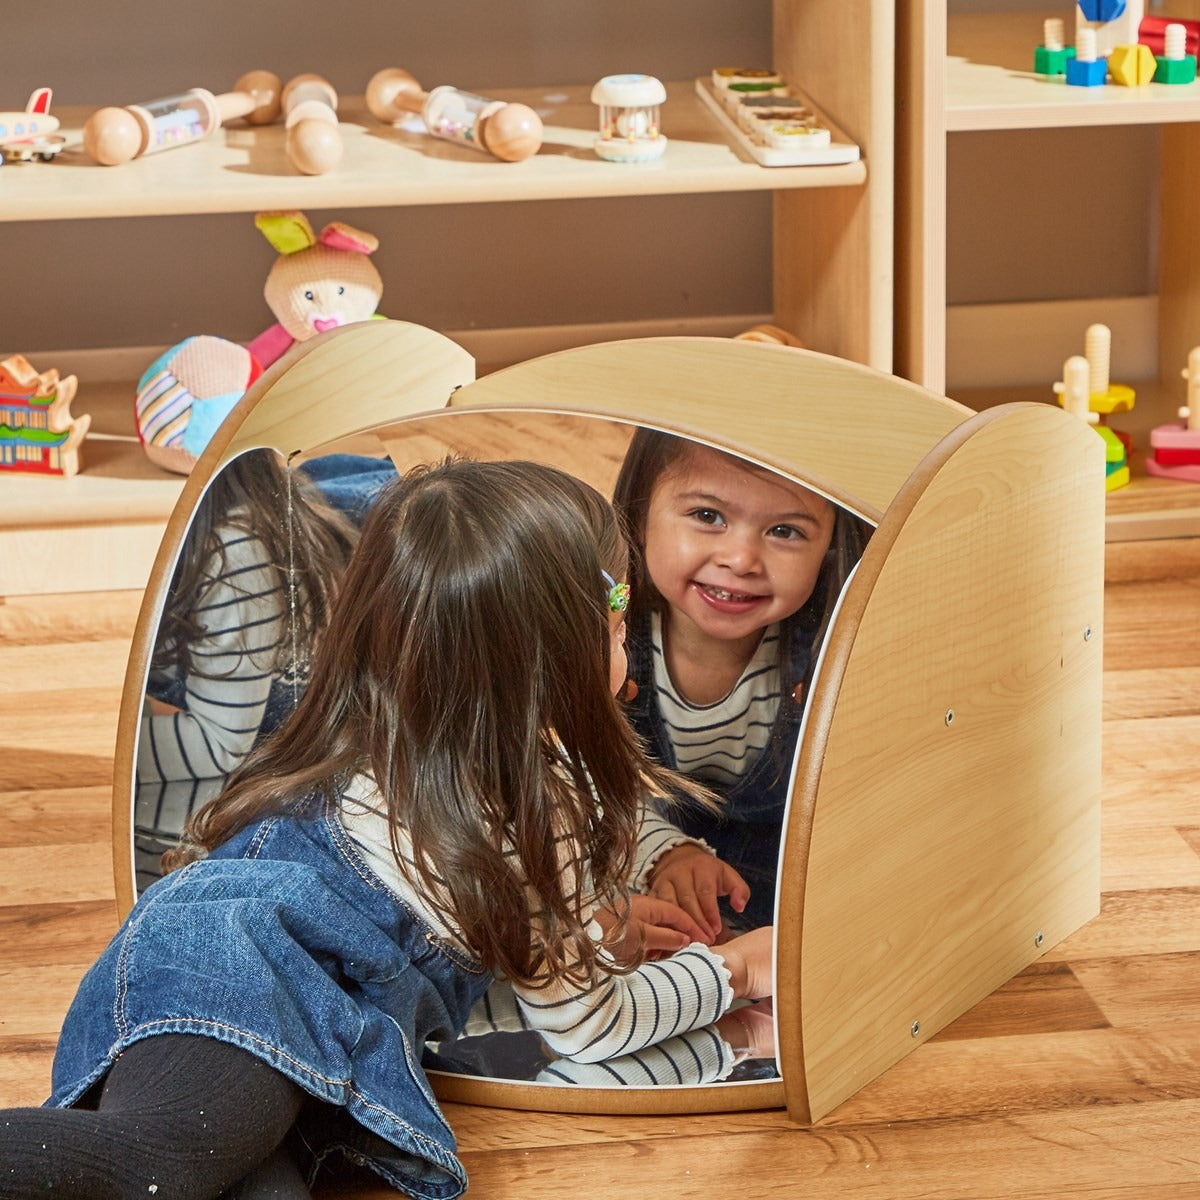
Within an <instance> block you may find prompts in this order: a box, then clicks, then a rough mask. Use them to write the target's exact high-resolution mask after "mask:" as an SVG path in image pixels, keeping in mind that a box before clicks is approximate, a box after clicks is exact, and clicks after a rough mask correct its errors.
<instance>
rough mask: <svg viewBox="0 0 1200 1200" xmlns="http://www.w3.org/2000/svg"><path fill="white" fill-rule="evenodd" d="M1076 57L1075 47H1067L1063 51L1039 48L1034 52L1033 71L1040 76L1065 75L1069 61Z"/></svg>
mask: <svg viewBox="0 0 1200 1200" xmlns="http://www.w3.org/2000/svg"><path fill="white" fill-rule="evenodd" d="M1074 57H1075V47H1074V46H1065V47H1064V48H1063V49H1061V50H1048V49H1047V48H1046V47H1045V46H1038V47H1037V49H1036V50H1034V52H1033V69H1034V71H1035V72H1036V73H1037V74H1038V75H1065V74H1066V73H1067V59H1068V58H1074Z"/></svg>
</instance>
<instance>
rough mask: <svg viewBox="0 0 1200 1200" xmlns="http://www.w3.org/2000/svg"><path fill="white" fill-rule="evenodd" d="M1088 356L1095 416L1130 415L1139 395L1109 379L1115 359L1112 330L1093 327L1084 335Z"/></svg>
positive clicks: (1090, 387)
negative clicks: (1121, 413)
mask: <svg viewBox="0 0 1200 1200" xmlns="http://www.w3.org/2000/svg"><path fill="white" fill-rule="evenodd" d="M1084 353H1085V354H1086V355H1087V362H1088V392H1089V395H1088V407H1089V408H1090V409H1091V411H1092V412H1094V413H1100V414H1101V415H1103V416H1107V415H1108V414H1110V413H1114V412H1128V411H1129V410H1130V409H1131V408H1133V406H1134V403H1135V401H1136V399H1137V394H1136V393H1135V392H1134V390H1133V388H1131V387H1129V386H1128V385H1127V384H1123V383H1113V382H1111V380H1110V379H1109V364H1110V362H1111V358H1112V330H1110V329H1109V327H1108V326H1107V325H1100V324H1095V325H1089V326H1088V327H1087V331H1086V332H1085V334H1084Z"/></svg>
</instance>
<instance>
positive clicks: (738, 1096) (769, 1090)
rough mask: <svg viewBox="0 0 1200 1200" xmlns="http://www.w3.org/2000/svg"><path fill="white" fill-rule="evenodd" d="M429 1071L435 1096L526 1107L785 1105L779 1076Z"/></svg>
mask: <svg viewBox="0 0 1200 1200" xmlns="http://www.w3.org/2000/svg"><path fill="white" fill-rule="evenodd" d="M428 1075H429V1081H430V1084H431V1085H432V1087H433V1091H434V1094H435V1095H436V1096H437V1097H438V1099H439V1100H444V1101H448V1102H450V1103H454V1104H476V1105H481V1106H482V1107H484V1108H515V1109H521V1110H523V1111H527V1112H555V1113H579V1114H588V1115H593V1116H603V1115H615V1116H629V1115H642V1116H665V1115H671V1114H685V1113H686V1114H694V1113H714V1112H748V1111H750V1110H754V1109H764V1108H783V1107H784V1087H783V1082H782V1080H778V1079H771V1080H756V1081H747V1082H745V1083H738V1082H722V1083H705V1084H684V1085H670V1086H662V1087H653V1086H645V1087H612V1088H597V1087H571V1086H565V1085H564V1086H561V1087H557V1086H555V1085H553V1084H538V1083H522V1082H518V1081H516V1080H508V1079H481V1078H479V1077H478V1076H475V1075H453V1074H450V1073H448V1072H444V1071H430V1072H429V1073H428Z"/></svg>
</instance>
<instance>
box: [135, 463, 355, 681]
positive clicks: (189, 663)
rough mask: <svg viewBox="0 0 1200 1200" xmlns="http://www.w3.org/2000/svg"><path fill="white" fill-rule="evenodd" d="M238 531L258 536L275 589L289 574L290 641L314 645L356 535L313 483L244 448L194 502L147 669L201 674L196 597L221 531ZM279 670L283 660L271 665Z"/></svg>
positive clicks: (284, 587) (216, 554)
mask: <svg viewBox="0 0 1200 1200" xmlns="http://www.w3.org/2000/svg"><path fill="white" fill-rule="evenodd" d="M231 530H232V531H239V530H240V531H243V532H245V533H246V534H248V535H250V536H252V537H255V538H257V539H258V541H259V542H261V543H262V546H263V550H264V552H265V554H266V561H268V562H271V563H274V564H275V565H276V568H277V571H278V575H279V588H280V591H281V592H282V593H283V594H284V595H285V596H286V594H287V591H288V589H289V587H290V586H291V582H292V580H294V581H295V586H296V588H297V592H298V600H299V602H298V603H297V604H296V606H295V609H294V611H293V612H292V613H291V614H290V616H289V621H290V622H291V624H290V625H289V630H288V638H287V640H286V643H285V644H284V645H282V646H281V647H280V650H279V653H280V654H281V655H283V656H286V655H287V654H288V653H290V646H291V645H293V644H295V645H300V646H304V647H305V648H306V649H307V648H308V647H310V646H311V645H313V644H314V643H315V642H316V640H317V636H318V634H319V633H320V631H321V629H322V628H323V627H324V625H325V623H326V621H327V620H328V619H329V613H330V611H331V609H332V607H333V597H334V593H335V591H336V590H337V586H338V582H339V580H340V579H341V575H342V572H343V570H344V569H345V566H346V561H347V559H348V558H349V557H350V551H351V549H352V548H353V546H354V542H355V540H356V538H357V533H356V530H355V529H354V526H353V525H352V524H351V523H350V522H349V521H348V520H347V519H346V518H345V517H343V516H342V515H341V513H339V512H338V511H337V510H336V509H334V508H333V507H332V506H330V505H329V504H327V503H326V501H325V499H324V497H323V496H322V495H321V493H320V491H319V490H318V489H317V487H316V485H315V484H313V483H312V482H310V481H309V480H307V479H306V478H305V477H304V476H303V475H301V474H299V473H297V472H292V473H291V474H290V476H289V472H288V469H287V467H286V466H285V465H284V464H283V463H282V462H281V460H280V459H279V457H278V456H277V455H276V454H275V453H274V452H273V451H270V450H250V451H248V452H247V453H245V454H242V455H239V456H238V457H237V458H235V459H232V460H231V461H230V462H229V463H227V464H226V465H225V467H224V468H223V469H222V470H221V471H220V472H218V474H217V475H215V476H214V477H213V480H212V482H211V483H210V484H209V487H208V490H207V491H206V492H205V493H204V497H203V499H202V500H201V502H200V503H199V504H198V505H197V506H196V510H195V513H194V515H193V517H192V524H191V527H190V528H189V529H188V534H187V537H186V539H185V540H184V544H183V549H182V550H181V552H180V556H179V561H178V562H177V563H176V565H175V573H174V575H173V576H172V578H171V586H170V588H169V590H168V592H167V600H166V604H165V605H164V607H163V614H162V620H161V623H160V625H159V630H158V636H157V638H156V640H155V643H154V653H153V657H152V659H151V664H150V665H151V670H152V671H159V672H167V673H172V674H173V673H179V674H184V675H186V674H189V673H200V674H202V673H203V671H202V669H201V668H200V666H199V665H198V664H197V663H196V662H194V661H193V660H192V655H191V647H192V645H193V644H194V643H195V642H197V641H198V640H199V639H200V638H202V637H203V636H204V630H203V629H202V628H201V626H200V622H199V618H198V615H197V613H196V611H195V598H196V597H197V596H198V595H200V594H201V593H202V592H203V590H204V588H205V587H206V586H207V585H208V584H210V583H211V582H212V581H213V579H215V578H219V577H220V576H221V575H223V574H224V572H225V538H224V537H223V536H222V532H223V531H225V535H226V536H227V535H228V532H229V531H231ZM273 665H274V666H275V667H276V668H277V669H281V668H283V667H284V666H286V665H287V664H286V663H285V662H282V661H281V662H278V663H275V664H273Z"/></svg>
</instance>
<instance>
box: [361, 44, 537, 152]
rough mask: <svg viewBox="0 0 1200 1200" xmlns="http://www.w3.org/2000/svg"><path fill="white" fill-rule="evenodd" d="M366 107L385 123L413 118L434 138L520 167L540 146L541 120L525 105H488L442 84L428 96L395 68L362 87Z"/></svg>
mask: <svg viewBox="0 0 1200 1200" xmlns="http://www.w3.org/2000/svg"><path fill="white" fill-rule="evenodd" d="M366 99H367V107H368V108H369V109H370V110H371V113H372V114H373V115H374V116H376V117H377V118H378V119H379V120H381V121H383V122H384V123H385V124H388V125H394V124H395V123H396V122H397V121H400V120H402V119H403V118H404V116H405V115H406V114H408V113H416V114H417V115H419V116H420V117H421V118H422V120H423V121H424V122H425V127H426V128H427V129H428V130H429V132H430V133H431V134H433V136H434V137H439V138H443V139H444V140H446V141H448V142H457V143H459V144H460V145H463V146H472V147H474V148H475V149H477V150H483V151H484V152H485V153H487V154H491V155H493V156H494V157H495V158H499V159H502V160H503V161H504V162H520V161H521V160H522V159H525V158H528V157H529V156H530V155H531V154H536V153H537V152H538V149H539V148H540V147H541V144H542V119H541V117H539V116H538V115H537V113H535V112H534V111H533V109H532V108H530V107H529V106H528V105H527V104H509V103H506V102H505V101H503V100H487V99H485V98H484V97H483V96H475V95H472V94H471V93H470V92H463V91H460V90H459V89H458V88H455V87H450V86H449V85H448V84H443V85H442V86H441V87H435V88H434V89H433V90H432V91H430V92H425V91H423V90H422V89H421V85H420V84H419V83H418V82H417V81H416V80H415V79H414V78H413V77H412V76H411V75H410V74H409V73H408V72H407V71H405V70H403V69H402V68H400V67H388V68H385V69H384V70H382V71H379V72H377V73H376V74H375V75H373V76H372V77H371V79H370V82H369V83H368V84H367V93H366Z"/></svg>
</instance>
